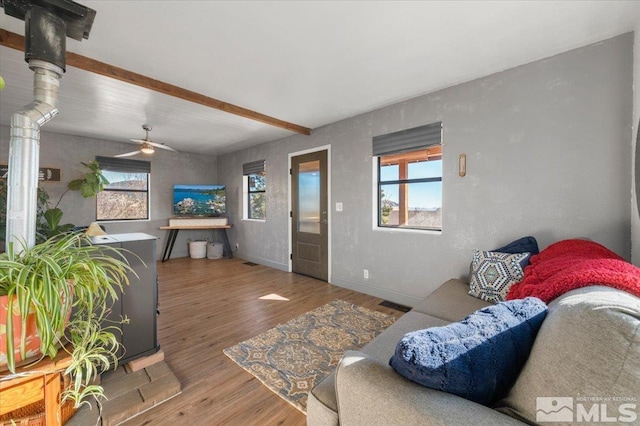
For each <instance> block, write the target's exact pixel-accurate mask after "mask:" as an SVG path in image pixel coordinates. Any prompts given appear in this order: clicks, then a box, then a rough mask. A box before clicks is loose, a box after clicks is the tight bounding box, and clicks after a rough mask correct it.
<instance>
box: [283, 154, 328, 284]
mask: <svg viewBox="0 0 640 426" xmlns="http://www.w3.org/2000/svg"><path fill="white" fill-rule="evenodd" d="M319 151H327V220H328V221H329V224H328V226H327V276H328V277H329V278H328V279H327V282H329V283H330V282H331V227H332V222H333V221H332V217H333V215H332V211H333V209H332V204H331V145H322V146H318V147H315V148H310V149H305V150H302V151H296V152H291V153H289V157H288V168H289V170H291V159H292V158H293V157H297V156H299V155H304V154H310V153H312V152H319ZM287 193H288V194H289V197H288V198H289V200H288V207H289V220H288V221H287V222H288V224H289V227H288V229H287V232H288V234H289V256H287V257H288V259H289V272H292V271H293V260H292V259H291V253H293V241H292V239H293V235H291V227H292V226H293V223H292V222H291V221H292V219H291V211H292V210H291V209H292V208H293V203H292V200H291V198H292V194H291V173H289V179H288V188H287Z"/></svg>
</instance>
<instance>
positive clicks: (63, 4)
mask: <svg viewBox="0 0 640 426" xmlns="http://www.w3.org/2000/svg"><path fill="white" fill-rule="evenodd" d="M0 7H3V8H4V11H5V13H6V14H7V15H9V16H13V17H15V18H18V19H22V20H24V21H25V51H24V56H25V60H26V61H27V62H28V63H29V68H30V69H31V70H32V71H33V72H34V74H33V97H34V100H33V102H31V103H30V104H29V105H27V106H26V107H25V108H24V109H23V110H22V111H19V112H17V113H15V114H13V115H12V116H11V139H10V142H9V144H10V145H9V175H8V178H7V228H6V230H7V233H6V242H7V244H10V243H14V248H15V250H16V251H22V248H23V245H24V247H26V248H28V247H33V246H34V245H35V236H36V213H37V199H38V177H39V176H38V175H39V167H40V127H42V126H43V125H44V124H46V123H47V122H48V121H49V120H51V119H52V118H53V117H55V116H56V115H57V114H58V89H59V88H60V81H59V80H60V78H61V77H62V75H63V74H64V71H65V70H64V67H65V64H66V41H67V37H72V38H74V39H76V40H82V39H83V38H88V37H89V32H90V31H91V26H92V24H93V20H94V18H95V15H96V12H95V10H93V9H90V8H88V7H86V6H83V5H81V4H78V3H75V2H74V1H71V0H37V1H34V0H0Z"/></svg>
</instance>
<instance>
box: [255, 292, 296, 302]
mask: <svg viewBox="0 0 640 426" xmlns="http://www.w3.org/2000/svg"><path fill="white" fill-rule="evenodd" d="M258 299H260V300H283V301H285V302H288V301H289V299H287V298H286V297H282V296H280V295H277V294H275V293H271V294H267V295H266V296H262V297H258Z"/></svg>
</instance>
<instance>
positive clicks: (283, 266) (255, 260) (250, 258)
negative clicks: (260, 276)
mask: <svg viewBox="0 0 640 426" xmlns="http://www.w3.org/2000/svg"><path fill="white" fill-rule="evenodd" d="M234 256H237V257H239V258H240V259H244V260H248V261H249V262H253V263H257V264H258V265H264V266H268V267H269V268H273V269H279V270H281V271H284V272H289V265H288V264H282V263H277V262H273V261H271V260H267V259H263V258H261V257H254V256H247V255H245V254H243V253H236V254H234Z"/></svg>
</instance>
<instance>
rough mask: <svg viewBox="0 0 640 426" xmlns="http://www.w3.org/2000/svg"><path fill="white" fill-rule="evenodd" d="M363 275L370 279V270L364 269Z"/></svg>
mask: <svg viewBox="0 0 640 426" xmlns="http://www.w3.org/2000/svg"><path fill="white" fill-rule="evenodd" d="M362 275H363V276H364V279H365V280H368V279H369V270H368V269H364V270H363V274H362Z"/></svg>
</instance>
